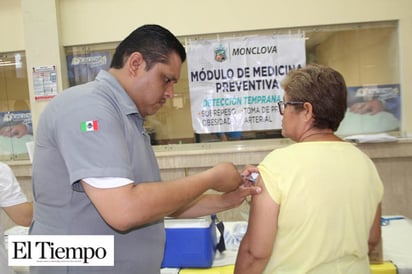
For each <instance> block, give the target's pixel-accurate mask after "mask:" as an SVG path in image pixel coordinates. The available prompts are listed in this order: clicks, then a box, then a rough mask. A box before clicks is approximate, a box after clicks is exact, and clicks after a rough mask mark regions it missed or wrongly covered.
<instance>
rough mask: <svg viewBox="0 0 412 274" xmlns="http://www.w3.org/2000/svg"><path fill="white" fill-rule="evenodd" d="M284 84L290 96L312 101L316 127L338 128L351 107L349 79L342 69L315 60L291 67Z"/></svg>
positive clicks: (292, 98)
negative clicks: (348, 105) (348, 93)
mask: <svg viewBox="0 0 412 274" xmlns="http://www.w3.org/2000/svg"><path fill="white" fill-rule="evenodd" d="M281 85H282V88H283V90H284V91H285V93H286V94H287V95H288V100H291V101H301V102H309V103H311V104H312V107H313V113H314V124H313V126H314V127H316V128H319V129H325V128H330V129H332V130H333V131H336V130H337V129H338V127H339V124H340V122H341V121H342V120H343V118H344V117H345V112H346V108H347V88H346V83H345V80H344V78H343V76H342V75H341V74H340V73H339V72H337V71H336V70H334V69H332V68H330V67H327V66H323V65H318V64H311V65H307V66H305V67H303V68H300V69H296V70H292V71H290V72H289V73H288V75H287V76H286V78H285V79H284V80H283V81H282V83H281ZM297 107H299V106H297Z"/></svg>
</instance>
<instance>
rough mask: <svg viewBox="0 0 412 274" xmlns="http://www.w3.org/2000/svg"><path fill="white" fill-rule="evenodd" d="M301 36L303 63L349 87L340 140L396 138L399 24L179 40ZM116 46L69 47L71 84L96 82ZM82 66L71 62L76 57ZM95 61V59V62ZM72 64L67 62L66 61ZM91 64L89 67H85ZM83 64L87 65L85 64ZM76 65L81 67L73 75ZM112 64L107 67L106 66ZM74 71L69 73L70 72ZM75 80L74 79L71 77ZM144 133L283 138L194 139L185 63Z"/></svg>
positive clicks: (166, 139)
mask: <svg viewBox="0 0 412 274" xmlns="http://www.w3.org/2000/svg"><path fill="white" fill-rule="evenodd" d="M290 33H302V34H304V35H305V37H306V42H305V48H306V63H320V64H325V65H329V66H331V67H333V68H335V69H336V70H338V71H340V72H341V73H342V75H343V76H344V77H345V79H346V82H347V85H348V95H349V96H348V110H347V114H346V117H345V119H344V120H343V122H342V124H341V127H340V128H339V129H338V132H337V133H338V134H339V135H342V136H345V135H352V134H363V133H377V132H392V133H399V125H400V119H401V117H400V98H401V96H400V94H401V87H400V84H399V83H400V79H399V50H398V34H397V22H392V21H391V22H376V23H362V24H345V25H333V26H317V27H306V28H290V29H270V30H258V31H250V32H237V33H225V34H211V35H202V36H190V37H180V38H181V41H182V42H183V43H184V42H185V41H187V39H206V40H207V39H216V38H217V36H218V37H220V38H224V37H242V36H250V35H273V34H290ZM116 44H117V43H115V44H100V45H89V46H87V47H67V48H66V55H67V60H68V61H69V60H71V61H70V62H68V70H69V78H71V79H75V80H74V81H72V82H71V84H78V83H82V82H84V81H90V80H92V79H94V77H95V74H96V72H97V69H101V68H103V69H105V68H106V67H104V66H103V65H102V64H103V62H102V60H103V59H105V58H106V59H108V55H110V56H112V54H113V51H114V48H115V47H116ZM76 54H78V55H79V56H82V57H83V59H81V60H83V61H81V60H80V61H76V62H73V61H72V60H73V59H74V58H75V57H74V56H75V55H76ZM96 56H97V57H96ZM70 58H71V59H70ZM87 62H89V63H87ZM86 63H87V64H86ZM74 64H82V65H83V68H81V69H77V71H78V72H74V71H75V70H76V69H75V68H74V67H73V66H74ZM108 64H110V61H108V62H107V64H106V65H108ZM70 66H72V67H70ZM73 75H74V76H73ZM146 128H147V130H148V132H149V134H151V136H152V139H153V140H152V143H153V144H178V143H195V142H217V141H226V140H229V141H230V140H240V139H241V140H250V139H263V138H281V137H282V136H281V134H280V130H279V129H273V130H263V131H243V132H233V133H231V134H226V135H222V134H217V133H211V134H196V133H195V132H194V131H193V127H192V118H191V107H190V92H189V82H188V68H187V62H185V63H184V64H183V67H182V72H181V79H180V80H179V82H178V84H177V85H176V86H175V96H174V98H173V99H171V100H168V101H167V103H166V104H165V105H164V106H163V108H161V109H160V110H159V111H158V112H157V113H156V114H155V115H153V116H150V117H148V118H147V121H146Z"/></svg>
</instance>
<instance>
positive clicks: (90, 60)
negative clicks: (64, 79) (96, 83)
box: [66, 51, 110, 86]
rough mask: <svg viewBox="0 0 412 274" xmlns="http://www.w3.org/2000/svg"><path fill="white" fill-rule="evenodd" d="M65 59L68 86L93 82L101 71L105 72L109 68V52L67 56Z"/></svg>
mask: <svg viewBox="0 0 412 274" xmlns="http://www.w3.org/2000/svg"><path fill="white" fill-rule="evenodd" d="M66 59H67V71H68V73H69V85H70V86H76V85H80V84H84V83H87V82H90V81H93V80H94V79H95V78H96V76H97V74H98V73H99V71H100V70H101V69H104V70H106V71H107V70H109V67H110V52H108V51H107V52H91V53H85V54H69V55H67V57H66Z"/></svg>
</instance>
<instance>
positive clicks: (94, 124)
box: [81, 120, 99, 132]
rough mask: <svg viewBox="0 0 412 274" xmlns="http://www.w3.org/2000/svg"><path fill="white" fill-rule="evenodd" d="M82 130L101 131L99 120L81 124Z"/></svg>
mask: <svg viewBox="0 0 412 274" xmlns="http://www.w3.org/2000/svg"><path fill="white" fill-rule="evenodd" d="M81 129H82V131H83V132H86V131H97V130H98V129H99V123H98V121H97V120H92V121H85V122H82V123H81Z"/></svg>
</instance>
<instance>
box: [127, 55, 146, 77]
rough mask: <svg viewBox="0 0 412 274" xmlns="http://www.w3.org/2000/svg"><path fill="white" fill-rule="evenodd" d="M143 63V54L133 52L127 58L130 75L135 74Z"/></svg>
mask: <svg viewBox="0 0 412 274" xmlns="http://www.w3.org/2000/svg"><path fill="white" fill-rule="evenodd" d="M143 63H144V59H143V55H142V54H141V53H140V52H137V51H135V52H133V53H132V54H130V56H129V59H128V60H127V66H128V70H129V72H130V74H131V75H133V76H135V75H136V74H137V72H138V70H139V69H141V68H142V66H143Z"/></svg>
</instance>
